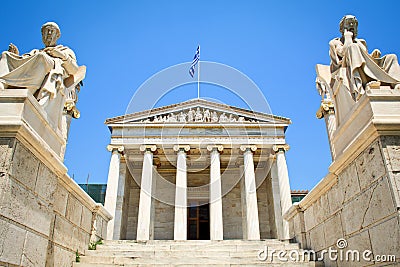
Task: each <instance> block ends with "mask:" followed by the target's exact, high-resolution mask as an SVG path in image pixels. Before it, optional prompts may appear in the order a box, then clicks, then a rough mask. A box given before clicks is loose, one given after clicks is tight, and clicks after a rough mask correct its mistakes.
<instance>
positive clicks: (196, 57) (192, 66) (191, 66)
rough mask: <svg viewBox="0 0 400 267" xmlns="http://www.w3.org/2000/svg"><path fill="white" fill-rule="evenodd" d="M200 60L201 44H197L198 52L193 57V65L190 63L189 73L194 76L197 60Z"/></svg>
mask: <svg viewBox="0 0 400 267" xmlns="http://www.w3.org/2000/svg"><path fill="white" fill-rule="evenodd" d="M199 60H200V45H199V46H197V50H196V54H195V55H194V57H193V62H192V65H190V69H189V74H190V76H192V77H193V76H194V71H195V68H196V65H197V62H199Z"/></svg>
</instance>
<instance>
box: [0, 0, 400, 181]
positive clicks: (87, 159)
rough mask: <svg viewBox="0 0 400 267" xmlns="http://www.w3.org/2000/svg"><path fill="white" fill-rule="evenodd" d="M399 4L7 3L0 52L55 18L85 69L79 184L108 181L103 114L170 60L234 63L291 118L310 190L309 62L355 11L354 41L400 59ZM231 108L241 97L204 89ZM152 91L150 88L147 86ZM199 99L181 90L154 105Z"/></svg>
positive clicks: (70, 159)
mask: <svg viewBox="0 0 400 267" xmlns="http://www.w3.org/2000/svg"><path fill="white" fill-rule="evenodd" d="M399 5H400V4H399V2H398V1H379V3H376V4H373V3H372V2H371V3H368V2H366V1H321V0H319V1H118V2H117V1H115V2H111V1H40V2H39V1H32V2H31V1H18V2H11V1H6V2H4V3H3V4H2V11H3V12H2V15H1V16H0V22H1V25H2V27H1V28H2V29H1V31H0V49H1V50H6V49H7V47H8V44H9V43H10V42H12V43H14V44H15V45H17V47H18V48H19V50H20V52H21V53H25V52H28V51H30V50H31V49H33V48H41V47H42V46H43V45H42V42H41V34H40V27H41V25H42V24H43V23H44V22H46V21H55V22H57V23H58V24H59V26H60V28H61V38H60V40H59V43H61V44H64V45H67V46H69V47H71V48H72V49H73V50H74V51H75V53H76V55H77V58H78V63H79V64H81V65H86V66H87V74H86V78H85V80H84V87H82V90H81V93H80V95H79V102H78V108H79V109H80V111H81V118H80V119H78V120H74V121H73V122H72V126H71V131H70V136H69V142H68V147H67V154H66V160H65V164H66V166H67V167H68V169H69V174H70V175H71V176H72V175H73V176H74V178H75V180H76V181H77V182H78V183H85V182H86V178H87V176H88V174H90V180H89V182H91V183H106V181H107V172H108V164H109V158H110V154H109V152H108V151H107V150H106V148H105V147H106V145H107V144H108V143H109V140H110V134H109V131H108V129H107V127H106V126H105V125H104V121H105V119H106V118H110V117H113V116H118V115H123V114H124V113H125V110H126V108H127V105H128V103H129V100H130V99H131V97H132V95H133V94H134V93H135V91H136V89H137V88H138V87H139V86H140V85H141V84H142V83H143V82H144V81H146V80H147V79H148V78H149V77H151V76H152V75H154V74H155V73H157V72H159V71H160V70H162V69H164V68H167V67H169V66H172V65H175V64H179V63H183V62H188V61H191V59H192V57H193V55H194V52H195V50H196V47H197V44H200V45H201V60H206V61H214V62H220V63H223V64H226V65H229V66H232V67H234V68H236V69H238V70H239V71H241V72H243V73H244V74H246V75H247V76H248V77H250V78H251V79H252V80H253V81H254V82H255V83H256V84H257V85H258V87H259V88H260V89H261V90H262V92H263V93H264V95H265V97H266V99H267V100H268V103H269V105H270V107H271V110H272V112H273V113H274V114H276V115H280V116H284V117H288V118H291V120H292V122H293V124H292V125H291V126H290V127H289V128H288V130H287V142H288V144H289V145H290V146H291V149H290V151H289V152H288V153H287V161H288V167H289V175H290V182H291V187H292V189H311V188H312V187H313V186H314V185H315V184H316V183H317V182H318V181H319V180H320V179H321V178H322V177H323V176H324V175H326V174H327V168H328V166H329V165H330V162H331V160H330V153H329V146H328V142H327V135H326V129H325V124H324V122H323V121H322V120H321V121H320V120H317V119H316V118H315V112H316V110H317V109H318V107H319V103H320V97H319V95H318V94H317V91H316V89H315V64H317V63H322V64H329V55H328V50H329V47H328V42H329V40H330V39H332V38H334V37H337V36H338V35H339V30H338V29H339V26H338V24H339V21H340V19H341V18H342V17H343V15H346V14H354V15H356V17H357V18H358V21H359V37H360V38H364V39H366V41H367V44H368V48H369V50H370V51H372V50H373V49H374V48H379V49H380V50H381V51H382V53H383V54H386V53H395V54H397V55H400V45H399V44H400V27H399V26H400V22H399V19H398V16H397V13H398V10H399ZM204 89H205V90H204V91H203V92H202V93H204V96H205V97H207V96H211V95H213V94H214V96H215V95H218V96H219V97H220V98H222V99H224V101H225V102H226V103H227V104H233V105H239V104H240V103H239V102H238V101H237V100H236V99H235V98H234V97H231V96H229V94H226V92H224V91H223V90H220V89H217V88H213V87H206V88H204ZM149 94H151V92H149ZM194 97H196V87H195V86H194V85H193V86H187V87H182V88H181V89H180V91H179V93H177V92H175V94H173V93H172V94H171V95H170V96H168V95H167V96H166V97H165V98H164V99H162V100H161V101H160V103H158V104H172V103H175V102H178V101H184V100H188V99H191V98H194Z"/></svg>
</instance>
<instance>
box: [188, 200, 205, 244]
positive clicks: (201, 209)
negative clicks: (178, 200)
mask: <svg viewBox="0 0 400 267" xmlns="http://www.w3.org/2000/svg"><path fill="white" fill-rule="evenodd" d="M209 214H210V209H209V205H208V204H205V205H201V206H193V207H189V208H188V228H187V229H188V234H187V236H188V239H189V240H209V239H210V220H209Z"/></svg>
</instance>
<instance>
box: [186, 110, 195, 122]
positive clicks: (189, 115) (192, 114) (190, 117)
mask: <svg viewBox="0 0 400 267" xmlns="http://www.w3.org/2000/svg"><path fill="white" fill-rule="evenodd" d="M187 118H188V122H192V121H194V111H193V110H192V109H190V110H189V111H188V114H187Z"/></svg>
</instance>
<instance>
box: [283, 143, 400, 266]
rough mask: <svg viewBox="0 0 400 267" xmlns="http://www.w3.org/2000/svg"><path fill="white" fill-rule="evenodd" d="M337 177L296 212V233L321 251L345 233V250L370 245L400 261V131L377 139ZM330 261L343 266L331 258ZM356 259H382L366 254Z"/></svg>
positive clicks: (292, 230) (308, 245)
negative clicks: (364, 257)
mask: <svg viewBox="0 0 400 267" xmlns="http://www.w3.org/2000/svg"><path fill="white" fill-rule="evenodd" d="M334 180H335V182H334V183H333V184H332V186H331V187H330V188H328V189H325V190H326V192H324V193H323V194H321V195H320V196H319V197H317V198H315V200H314V201H313V202H312V203H310V204H308V206H307V207H304V208H302V209H300V208H298V210H297V212H293V213H292V215H293V216H292V217H291V218H289V222H290V233H291V237H293V238H295V239H296V241H298V242H300V243H301V245H302V247H303V248H307V249H313V250H315V251H317V252H319V253H320V252H321V251H322V250H327V249H329V247H332V248H334V249H337V247H336V242H337V240H338V239H339V238H344V239H345V240H346V241H347V242H348V246H347V247H346V248H345V250H359V251H361V252H363V251H364V250H370V251H372V255H371V258H374V257H375V256H376V255H396V258H397V261H399V260H400V251H399V247H400V216H399V210H400V202H399V199H400V194H399V189H400V136H381V137H379V138H377V139H376V140H375V141H374V142H373V143H372V144H371V145H370V146H369V147H367V148H366V149H365V150H364V151H363V152H362V153H360V154H359V155H358V156H357V158H356V159H355V160H354V161H353V162H352V163H351V164H349V165H348V166H347V167H346V168H345V169H344V170H343V171H342V172H341V173H340V174H339V175H338V176H337V177H334ZM292 209H295V208H293V207H292ZM347 263H348V262H347ZM325 264H326V266H341V263H340V262H338V261H330V260H329V259H328V258H326V259H325ZM343 264H344V263H342V265H343ZM352 264H356V265H359V266H365V265H371V264H379V262H376V261H372V262H370V261H364V260H363V259H361V261H360V262H359V263H352ZM352 266H353V265H352ZM354 266H355V265H354Z"/></svg>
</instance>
